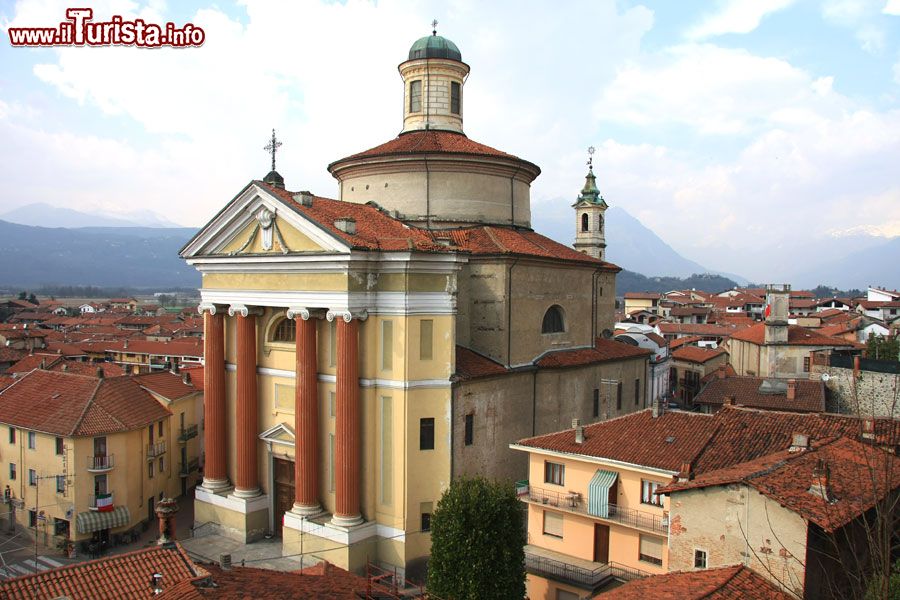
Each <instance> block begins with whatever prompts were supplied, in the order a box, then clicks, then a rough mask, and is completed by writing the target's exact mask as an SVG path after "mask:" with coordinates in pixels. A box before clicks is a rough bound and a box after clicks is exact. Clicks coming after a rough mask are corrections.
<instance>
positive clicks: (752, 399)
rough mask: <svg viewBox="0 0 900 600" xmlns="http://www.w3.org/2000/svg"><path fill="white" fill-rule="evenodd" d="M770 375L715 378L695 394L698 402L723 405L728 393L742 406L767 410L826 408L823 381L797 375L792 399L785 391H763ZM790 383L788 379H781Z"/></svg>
mask: <svg viewBox="0 0 900 600" xmlns="http://www.w3.org/2000/svg"><path fill="white" fill-rule="evenodd" d="M764 381H766V379H764V378H762V377H727V378H725V379H719V378H716V379H712V380H711V381H710V382H709V383H708V384H707V385H706V386H705V387H704V388H703V389H702V390H701V391H700V393H699V394H698V395H697V397H696V398H694V404H708V405H712V406H721V405H722V404H723V403H724V399H725V398H726V397H728V396H732V397H734V402H735V404H737V405H740V406H748V407H750V408H763V409H767V410H783V411H788V412H824V411H825V384H823V383H822V382H821V381H811V380H809V379H797V380H796V381H795V383H794V385H795V386H796V387H795V390H796V393H795V397H794V399H793V400H788V399H787V395H786V394H783V393H778V394H772V393H765V392H760V386H761V385H762V383H763V382H764ZM780 382H781V383H785V384H787V380H780Z"/></svg>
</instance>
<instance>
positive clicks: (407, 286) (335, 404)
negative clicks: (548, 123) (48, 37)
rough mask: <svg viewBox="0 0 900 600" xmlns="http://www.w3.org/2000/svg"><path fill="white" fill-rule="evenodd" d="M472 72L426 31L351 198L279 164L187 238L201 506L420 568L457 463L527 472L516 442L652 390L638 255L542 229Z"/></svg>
mask: <svg viewBox="0 0 900 600" xmlns="http://www.w3.org/2000/svg"><path fill="white" fill-rule="evenodd" d="M468 72H469V66H468V65H466V64H465V63H463V62H462V57H461V53H460V52H459V49H458V48H456V46H455V45H454V44H453V43H452V42H451V41H450V40H447V39H446V38H443V37H441V36H437V35H432V36H427V37H425V38H422V39H421V40H419V41H417V42H416V43H415V44H414V45H413V47H412V48H411V49H410V53H409V55H408V60H405V61H404V62H403V63H402V64H401V65H400V73H401V77H402V79H403V86H404V95H403V97H402V102H403V115H404V119H403V131H402V132H401V134H400V135H399V136H398V137H397V138H395V139H393V140H390V141H388V142H386V143H385V144H381V145H379V146H376V147H375V148H371V149H369V150H366V151H364V152H361V153H358V154H354V155H351V156H348V157H345V158H342V159H340V160H337V161H335V162H333V163H331V164H330V165H329V167H328V169H329V172H330V173H331V174H332V175H333V176H334V177H335V178H336V179H337V181H338V199H337V200H334V199H329V198H324V197H321V196H318V195H314V194H312V193H310V192H305V191H296V192H289V191H287V189H286V186H285V182H284V179H283V178H282V177H281V175H280V174H279V173H278V172H277V171H275V170H274V169H273V170H272V171H271V172H270V173H268V174H267V175H266V176H265V178H264V179H263V180H262V181H259V180H254V181H251V182H250V183H249V184H248V185H246V186H245V187H244V188H243V189H242V190H240V191H239V192H238V194H237V195H236V196H235V197H234V198H233V199H232V200H231V201H229V202H228V203H227V204H226V205H225V206H224V208H223V209H222V210H221V211H219V212H218V214H217V215H216V216H215V217H214V218H213V219H212V220H211V221H210V222H209V223H208V224H207V225H206V226H204V227H203V228H202V229H201V230H200V232H199V233H198V234H197V235H196V236H195V237H194V238H193V239H192V240H191V241H190V242H188V244H187V245H186V246H185V247H184V248H183V249H182V257H183V258H185V260H187V262H188V263H189V264H191V265H193V266H195V267H196V268H197V269H198V270H200V271H201V272H202V273H203V275H204V277H203V288H202V290H201V296H202V303H201V306H200V309H201V310H202V312H203V315H204V320H205V329H206V333H205V351H204V361H205V364H204V369H203V372H204V378H205V381H204V385H203V387H204V394H205V437H204V442H205V464H204V480H203V483H202V485H201V486H199V487H198V488H197V489H196V492H195V519H196V521H197V522H198V523H205V522H211V523H213V524H214V525H213V526H215V527H218V531H220V532H221V533H223V534H224V535H228V536H231V537H234V538H236V539H239V540H242V541H252V540H255V539H258V538H260V537H262V536H264V535H265V534H267V533H271V534H273V535H277V536H281V537H282V540H283V548H284V552H285V554H296V553H297V552H299V549H300V548H301V546H302V547H303V548H304V551H306V552H310V551H311V552H316V553H318V555H320V556H322V557H323V558H325V559H327V560H330V561H333V562H334V563H335V564H338V565H340V566H342V567H346V568H348V569H351V570H358V569H361V568H363V566H364V565H365V561H366V560H368V559H371V560H373V561H377V562H378V563H379V564H382V565H387V566H390V567H391V568H397V569H398V570H399V571H400V572H401V573H406V574H407V575H408V576H413V575H417V576H420V575H421V574H422V573H423V572H424V566H425V560H426V558H427V555H428V553H429V550H430V534H429V533H428V529H429V522H430V515H431V512H432V510H433V508H434V506H435V505H436V503H437V501H438V499H439V498H440V496H441V493H442V492H443V490H444V489H446V487H447V485H449V482H450V481H451V480H452V478H453V477H455V476H457V475H459V474H465V473H485V474H490V475H491V476H503V477H510V476H516V477H522V476H523V475H524V473H525V469H526V461H525V460H524V457H523V456H521V455H518V454H516V453H513V452H511V451H510V450H509V449H508V443H509V442H510V441H512V440H515V439H518V438H520V437H523V436H525V435H532V434H536V433H542V432H545V431H553V430H556V429H558V428H559V427H560V426H562V425H561V422H564V420H566V419H571V418H572V417H578V416H585V417H587V416H588V415H591V414H593V412H592V411H593V410H594V398H595V397H596V398H597V402H598V408H600V410H601V412H602V411H603V410H606V411H607V414H608V415H610V416H612V415H614V414H624V413H626V412H629V411H634V410H636V409H638V408H640V404H641V399H642V397H643V394H644V392H645V390H646V377H647V375H646V373H647V363H648V357H649V355H650V351H649V350H645V349H642V348H635V347H632V346H630V345H627V344H623V343H621V342H616V341H614V340H610V339H607V336H604V330H607V329H608V330H609V333H610V334H611V331H612V326H613V312H614V304H615V275H616V273H617V272H618V271H619V270H620V269H619V268H618V267H616V266H615V265H612V264H610V263H607V262H605V261H602V260H600V259H598V258H595V257H593V256H591V255H590V254H588V253H582V252H578V251H576V250H574V249H573V248H571V247H568V246H564V245H562V244H558V243H556V242H554V241H552V240H550V239H548V238H546V237H544V236H542V235H540V234H537V233H536V232H534V231H533V230H531V228H530V226H531V221H530V195H529V194H530V185H531V182H532V181H533V180H534V179H535V178H536V177H537V176H538V175H539V173H540V169H539V168H538V167H537V165H534V164H532V163H530V162H528V161H526V160H523V159H521V158H518V157H516V156H512V155H510V154H507V153H505V152H501V151H499V150H496V149H494V148H491V147H489V146H485V145H483V144H480V143H478V142H475V141H474V140H472V139H471V138H469V137H467V136H465V135H464V134H463V133H462V131H463V119H462V101H463V97H464V96H463V88H464V84H465V80H466V76H467V74H468ZM447 100H449V101H447ZM592 176H593V171H592V170H589V171H588V175H587V178H586V179H587V180H588V183H586V188H587V189H588V192H592V190H591V189H590V185H589V180H590V178H591V177H592ZM583 190H584V188H583ZM580 197H584V193H583V194H582V195H581V196H580ZM500 198H502V199H503V200H502V201H499V200H498V199H500ZM576 236H577V232H576ZM598 248H599V246H598ZM538 289H539V290H541V293H540V294H536V293H535V290H538ZM173 343H174V342H173ZM131 347H132V342H131V341H129V349H130V348H131ZM467 366H469V367H472V368H471V369H470V370H467V368H466V367H467ZM482 370H483V371H484V372H486V373H489V374H490V377H484V378H482V377H477V376H475V375H476V374H479V373H481V371H482ZM595 390H598V392H596V393H595ZM600 390H609V391H607V392H606V393H603V392H602V391H600ZM523 394H525V395H523ZM604 398H606V401H607V403H606V405H605V407H603V406H599V405H601V404H602V401H603V399H604ZM524 399H527V400H524ZM523 401H524V402H527V403H528V408H527V409H523ZM226 423H235V424H236V427H235V428H234V431H231V430H230V429H228V428H227V427H226ZM351 541H352V543H351Z"/></svg>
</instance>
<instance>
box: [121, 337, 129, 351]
mask: <svg viewBox="0 0 900 600" xmlns="http://www.w3.org/2000/svg"><path fill="white" fill-rule="evenodd" d="M122 347H123V348H125V349H126V350H127V349H128V340H127V339H126V340H125V343H124V344H122Z"/></svg>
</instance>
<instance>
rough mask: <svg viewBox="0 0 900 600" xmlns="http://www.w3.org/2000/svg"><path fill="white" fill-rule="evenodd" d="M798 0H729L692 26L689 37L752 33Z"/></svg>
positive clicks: (701, 37) (696, 38) (702, 37)
mask: <svg viewBox="0 0 900 600" xmlns="http://www.w3.org/2000/svg"><path fill="white" fill-rule="evenodd" d="M795 1H796V0H728V1H727V2H724V3H722V4H721V9H720V10H719V12H717V13H715V14H711V15H707V16H706V17H705V18H704V19H703V20H702V21H701V22H700V23H698V24H697V25H695V26H693V27H692V28H690V29H689V30H688V32H687V38H688V39H692V40H703V39H707V38H710V37H715V36H719V35H724V34H727V33H750V32H751V31H753V30H755V29H756V28H757V27H759V24H760V23H761V22H762V20H763V19H764V18H765V17H767V16H769V15H771V14H773V13H776V12H778V11H781V10H784V9H786V8H788V7H789V6H790V5H792V4H794V2H795Z"/></svg>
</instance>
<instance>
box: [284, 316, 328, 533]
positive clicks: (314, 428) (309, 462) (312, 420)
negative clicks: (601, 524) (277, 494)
mask: <svg viewBox="0 0 900 600" xmlns="http://www.w3.org/2000/svg"><path fill="white" fill-rule="evenodd" d="M287 314H288V317H289V318H293V319H294V322H295V324H296V327H297V336H296V337H297V342H296V344H297V346H296V348H297V351H296V359H297V363H296V367H295V368H296V386H295V387H294V390H295V391H294V394H295V396H294V431H295V438H294V440H295V441H294V507H293V509H292V511H293V512H295V513H297V514H300V515H305V516H311V515H315V514H318V513H320V512H322V508H321V506H320V505H319V453H318V447H319V446H318V444H319V386H318V366H317V361H316V320H315V319H310V314H309V310H307V309H305V308H300V309H295V308H291V309H289V310H288V313H287Z"/></svg>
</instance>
